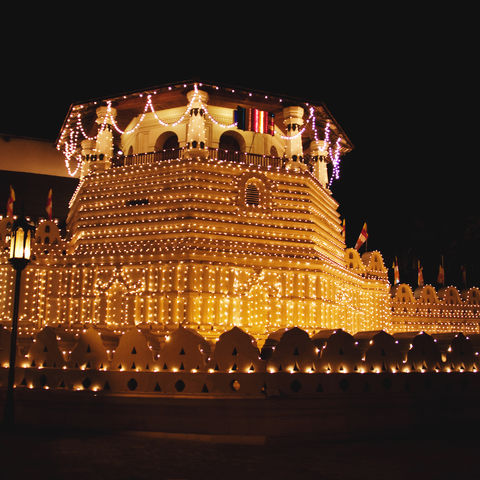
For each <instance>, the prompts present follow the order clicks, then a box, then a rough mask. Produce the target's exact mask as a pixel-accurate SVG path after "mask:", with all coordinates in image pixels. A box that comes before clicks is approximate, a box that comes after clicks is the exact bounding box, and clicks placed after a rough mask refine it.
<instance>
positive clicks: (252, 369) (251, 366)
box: [248, 363, 255, 372]
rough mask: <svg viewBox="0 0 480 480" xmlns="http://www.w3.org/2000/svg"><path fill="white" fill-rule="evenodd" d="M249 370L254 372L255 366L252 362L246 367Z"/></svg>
mask: <svg viewBox="0 0 480 480" xmlns="http://www.w3.org/2000/svg"><path fill="white" fill-rule="evenodd" d="M248 371H249V372H254V371H255V367H254V366H253V363H252V364H251V365H250V368H249V369H248Z"/></svg>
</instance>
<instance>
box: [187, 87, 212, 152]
mask: <svg viewBox="0 0 480 480" xmlns="http://www.w3.org/2000/svg"><path fill="white" fill-rule="evenodd" d="M187 99H188V102H189V103H191V108H190V118H189V120H188V126H187V152H188V153H189V154H190V155H193V154H194V155H195V156H200V155H205V154H206V152H207V151H208V150H207V133H206V129H205V112H204V110H203V108H202V104H203V105H206V104H207V102H208V94H207V93H206V92H203V91H202V90H191V91H190V92H188V93H187Z"/></svg>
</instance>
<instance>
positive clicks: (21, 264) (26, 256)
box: [4, 217, 34, 427]
mask: <svg viewBox="0 0 480 480" xmlns="http://www.w3.org/2000/svg"><path fill="white" fill-rule="evenodd" d="M33 232H34V227H33V225H31V224H30V223H28V222H27V220H26V219H25V218H24V217H20V218H19V219H17V220H15V221H14V222H13V226H12V233H11V239H10V257H9V261H10V263H11V264H12V266H13V268H14V269H15V297H14V301H13V313H12V332H11V336H10V363H9V370H8V386H7V398H6V402H5V410H4V423H5V425H6V426H7V427H10V426H13V424H14V399H13V388H14V382H15V359H16V353H17V330H18V304H19V298H20V281H21V276H22V270H23V269H24V268H25V267H26V266H27V265H28V263H29V262H30V244H31V240H32V236H33Z"/></svg>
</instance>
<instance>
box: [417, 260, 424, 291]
mask: <svg viewBox="0 0 480 480" xmlns="http://www.w3.org/2000/svg"><path fill="white" fill-rule="evenodd" d="M417 283H418V286H419V287H423V267H422V266H421V265H420V260H419V261H418V280H417Z"/></svg>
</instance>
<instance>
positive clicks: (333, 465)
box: [0, 412, 480, 480]
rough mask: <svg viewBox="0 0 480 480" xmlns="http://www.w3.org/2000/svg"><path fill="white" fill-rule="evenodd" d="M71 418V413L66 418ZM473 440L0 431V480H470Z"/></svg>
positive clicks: (474, 469)
mask: <svg viewBox="0 0 480 480" xmlns="http://www.w3.org/2000/svg"><path fill="white" fill-rule="evenodd" d="M72 414H73V412H72ZM479 447H480V440H479V439H478V436H476V435H475V434H474V432H472V434H471V435H467V434H464V433H462V432H461V431H460V430H459V431H456V432H450V433H446V432H445V433H442V432H441V431H438V432H429V433H428V434H425V433H424V434H419V433H411V434H409V435H408V436H405V435H403V436H401V437H400V436H389V437H383V438H380V437H377V438H370V439H363V440H360V439H356V440H353V439H350V440H347V439H343V440H339V439H337V440H334V441H326V440H322V441H312V440H308V441H301V440H298V439H291V440H288V439H284V440H282V441H278V440H277V441H275V442H271V441H266V442H263V441H262V439H261V438H256V439H252V442H250V443H246V442H245V441H244V439H242V438H233V439H232V440H231V441H230V442H225V441H224V439H223V440H222V439H216V438H206V437H202V438H197V439H191V438H190V439H179V438H165V437H162V436H158V435H155V434H142V433H137V434H133V433H126V432H125V433H114V432H91V431H62V430H58V429H57V430H45V429H33V428H21V427H18V428H17V429H16V430H15V431H14V432H0V478H2V479H3V478H5V479H8V478H15V479H27V478H28V479H42V480H43V479H45V480H47V479H48V480H57V479H62V480H63V479H68V480H76V479H82V480H96V479H102V480H103V479H115V480H123V479H125V480H136V479H165V480H168V479H172V480H173V479H175V480H181V479H189V480H190V479H204V478H205V479H207V478H208V479H243V478H247V479H249V480H255V479H270V478H272V479H288V480H297V479H342V480H347V479H359V480H363V479H369V480H374V479H382V480H383V479H389V480H392V479H393V480H396V479H409V480H412V479H423V480H430V479H432V480H433V479H435V480H440V479H447V478H448V479H451V478H455V479H470V478H479V477H478V452H479Z"/></svg>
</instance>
